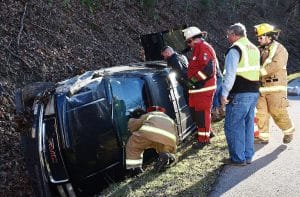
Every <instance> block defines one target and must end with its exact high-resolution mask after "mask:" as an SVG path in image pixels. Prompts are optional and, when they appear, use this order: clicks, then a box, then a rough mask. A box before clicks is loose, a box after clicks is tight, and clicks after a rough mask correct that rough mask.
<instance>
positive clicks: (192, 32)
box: [182, 26, 203, 40]
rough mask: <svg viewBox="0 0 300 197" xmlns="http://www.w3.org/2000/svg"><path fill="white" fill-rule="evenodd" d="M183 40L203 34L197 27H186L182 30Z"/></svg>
mask: <svg viewBox="0 0 300 197" xmlns="http://www.w3.org/2000/svg"><path fill="white" fill-rule="evenodd" d="M182 32H183V35H184V37H185V40H188V39H190V38H192V37H194V36H197V35H199V34H202V33H203V32H202V31H201V30H200V29H199V28H198V27H193V26H192V27H188V28H186V29H183V30H182Z"/></svg>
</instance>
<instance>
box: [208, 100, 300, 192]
mask: <svg viewBox="0 0 300 197" xmlns="http://www.w3.org/2000/svg"><path fill="white" fill-rule="evenodd" d="M289 99H290V106H291V107H290V108H289V112H290V115H291V117H292V119H293V121H294V125H295V128H296V133H295V135H294V140H293V141H292V142H291V143H290V144H287V145H284V144H283V143H282V137H283V134H282V133H281V130H279V129H278V128H277V126H275V124H274V123H272V127H271V138H270V143H269V144H267V145H264V146H263V145H255V149H256V153H255V156H254V160H253V163H252V164H250V165H247V166H245V167H237V166H225V167H224V169H223V171H222V172H221V175H220V177H219V178H218V180H217V183H216V184H215V186H214V189H213V190H212V192H211V193H210V195H209V196H211V197H215V196H238V197H242V196H243V197H244V196H251V197H252V196H255V197H256V196H262V197H271V196H284V197H296V196H300V96H299V97H290V98H289Z"/></svg>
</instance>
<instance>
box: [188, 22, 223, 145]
mask: <svg viewBox="0 0 300 197" xmlns="http://www.w3.org/2000/svg"><path fill="white" fill-rule="evenodd" d="M182 31H183V34H184V37H185V40H186V43H187V45H188V46H189V47H190V48H191V49H192V55H191V57H190V59H189V67H188V82H187V84H188V86H189V106H190V109H191V112H192V115H193V119H194V121H195V123H196V125H197V128H198V142H197V143H196V144H193V148H196V149H200V148H203V147H204V146H205V145H207V144H209V143H210V136H211V134H212V133H211V107H212V101H213V96H214V93H215V90H216V64H217V63H218V59H217V57H216V53H215V51H214V49H213V48H212V46H211V45H210V44H208V43H207V42H206V41H205V40H204V38H205V37H206V34H207V32H202V31H201V30H200V29H199V28H197V27H188V28H186V29H184V30H182Z"/></svg>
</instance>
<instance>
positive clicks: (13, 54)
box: [0, 44, 31, 68]
mask: <svg viewBox="0 0 300 197" xmlns="http://www.w3.org/2000/svg"><path fill="white" fill-rule="evenodd" d="M0 46H1V47H3V48H4V49H5V50H7V51H8V52H9V53H10V54H11V55H12V56H14V57H16V58H18V59H19V60H21V61H22V62H23V63H24V64H25V65H26V66H27V67H28V68H31V66H30V65H29V64H28V63H27V62H26V61H25V60H24V59H23V58H21V57H20V56H19V55H17V54H15V53H14V52H13V51H11V50H10V49H9V48H8V47H6V46H4V45H2V44H0Z"/></svg>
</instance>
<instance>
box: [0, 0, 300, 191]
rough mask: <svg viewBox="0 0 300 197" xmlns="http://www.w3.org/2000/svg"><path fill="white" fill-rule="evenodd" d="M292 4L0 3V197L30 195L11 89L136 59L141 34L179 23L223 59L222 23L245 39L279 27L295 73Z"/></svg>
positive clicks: (297, 57)
mask: <svg viewBox="0 0 300 197" xmlns="http://www.w3.org/2000/svg"><path fill="white" fill-rule="evenodd" d="M93 2H98V3H97V4H96V3H93ZM89 3H90V4H89ZM299 9H300V5H299V0H286V1H279V0H263V1H260V0H248V1H246V0H222V1H218V0H187V1H180V0H165V1H157V0H140V1H137V0H120V1H108V0H100V1H93V0H85V1H83V0H74V1H70V0H64V1H53V0H43V1H38V0H28V1H26V0H20V1H16V0H5V1H4V0H2V1H0V10H1V12H0V21H1V23H0V68H1V69H0V73H1V78H0V183H1V185H0V196H3V195H4V194H5V195H8V196H21V195H22V196H23V195H31V188H30V186H29V183H28V179H27V176H26V172H25V167H24V162H23V158H22V153H21V150H20V139H19V133H18V132H19V131H16V124H15V123H14V119H15V114H14V112H15V109H14V103H13V96H14V92H15V90H16V89H17V88H20V87H23V86H24V85H25V84H28V83H31V82H36V81H53V82H57V81H60V80H63V79H65V78H68V77H71V76H74V75H76V74H79V73H82V72H84V71H86V70H92V69H97V68H101V67H110V66H114V65H118V64H126V63H129V62H136V61H140V48H141V46H140V44H139V36H140V35H141V34H147V33H152V32H158V31H163V30H167V29H170V28H174V27H179V26H182V25H188V26H189V25H194V26H198V27H199V28H200V29H201V30H205V31H207V32H208V41H209V42H210V43H211V44H212V45H213V46H214V47H215V50H216V52H217V55H218V57H219V59H220V60H221V63H222V62H223V59H224V53H225V52H226V49H227V47H228V43H227V42H226V38H225V32H226V28H227V27H228V26H229V25H231V24H233V23H235V22H241V23H243V24H245V25H246V27H247V29H248V31H249V33H248V34H249V37H250V39H251V40H252V41H255V37H254V35H253V33H252V32H253V26H254V25H255V24H258V23H261V22H269V23H272V24H275V25H276V26H278V27H279V28H280V29H282V33H281V36H280V42H282V43H283V44H284V45H285V46H286V48H287V49H288V51H289V53H290V57H289V63H288V72H289V73H293V72H295V71H300V67H299V65H300V53H299V50H300V39H299V33H300V22H299V21H300V20H299V19H300V10H299Z"/></svg>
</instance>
